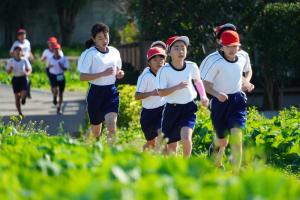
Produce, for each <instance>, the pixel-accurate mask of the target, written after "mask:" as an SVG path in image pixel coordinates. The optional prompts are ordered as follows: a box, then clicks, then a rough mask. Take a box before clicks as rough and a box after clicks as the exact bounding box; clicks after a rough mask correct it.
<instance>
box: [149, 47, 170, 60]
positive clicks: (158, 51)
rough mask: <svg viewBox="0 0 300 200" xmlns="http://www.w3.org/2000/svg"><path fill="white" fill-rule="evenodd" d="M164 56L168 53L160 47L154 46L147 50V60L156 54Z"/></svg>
mask: <svg viewBox="0 0 300 200" xmlns="http://www.w3.org/2000/svg"><path fill="white" fill-rule="evenodd" d="M157 55H160V56H163V57H166V56H167V55H166V53H165V50H164V49H162V48H159V47H152V48H150V49H149V50H148V51H147V60H148V61H149V60H150V59H151V58H153V57H154V56H157Z"/></svg>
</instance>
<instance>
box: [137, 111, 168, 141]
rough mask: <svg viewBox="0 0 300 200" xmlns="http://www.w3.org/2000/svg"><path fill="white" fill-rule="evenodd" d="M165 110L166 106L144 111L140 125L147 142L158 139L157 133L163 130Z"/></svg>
mask: <svg viewBox="0 0 300 200" xmlns="http://www.w3.org/2000/svg"><path fill="white" fill-rule="evenodd" d="M163 109H164V106H161V107H158V108H153V109H146V108H143V109H142V112H141V119H140V123H141V127H142V131H143V132H144V135H145V138H146V140H153V139H154V138H156V137H157V135H158V132H157V131H158V130H159V129H160V128H161V117H162V112H163Z"/></svg>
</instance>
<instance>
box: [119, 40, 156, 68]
mask: <svg viewBox="0 0 300 200" xmlns="http://www.w3.org/2000/svg"><path fill="white" fill-rule="evenodd" d="M150 45H151V42H136V43H131V44H124V45H121V46H118V47H117V49H118V50H119V51H120V54H121V58H122V61H123V62H124V63H128V64H130V65H132V67H133V69H134V70H137V71H141V70H142V69H144V68H145V67H146V65H147V58H146V54H147V50H148V48H149V47H150Z"/></svg>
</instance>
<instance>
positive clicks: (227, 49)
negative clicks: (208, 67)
mask: <svg viewBox="0 0 300 200" xmlns="http://www.w3.org/2000/svg"><path fill="white" fill-rule="evenodd" d="M239 48H240V46H238V45H234V46H223V47H222V49H223V51H224V54H225V57H226V58H228V59H230V60H235V56H236V53H237V52H238V50H239Z"/></svg>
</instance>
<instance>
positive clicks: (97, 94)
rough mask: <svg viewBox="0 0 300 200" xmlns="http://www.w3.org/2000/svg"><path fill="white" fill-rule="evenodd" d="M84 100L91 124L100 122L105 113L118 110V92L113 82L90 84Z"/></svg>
mask: <svg viewBox="0 0 300 200" xmlns="http://www.w3.org/2000/svg"><path fill="white" fill-rule="evenodd" d="M86 101H87V110H88V114H89V118H90V123H91V124H93V125H98V124H100V123H102V122H103V121H104V116H105V115H106V114H107V113H110V112H114V113H118V112H119V92H118V91H117V88H116V86H115V85H114V84H113V85H104V86H98V85H94V84H90V89H89V91H88V94H87V98H86Z"/></svg>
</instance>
